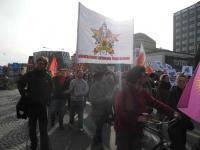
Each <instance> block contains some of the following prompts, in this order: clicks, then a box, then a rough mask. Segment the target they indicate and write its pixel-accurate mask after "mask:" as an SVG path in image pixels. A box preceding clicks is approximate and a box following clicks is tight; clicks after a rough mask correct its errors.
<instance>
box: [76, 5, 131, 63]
mask: <svg viewBox="0 0 200 150" xmlns="http://www.w3.org/2000/svg"><path fill="white" fill-rule="evenodd" d="M77 55H78V63H96V64H133V20H129V21H123V22H116V21H113V20H111V19H110V18H107V17H105V16H103V15H101V14H98V13H96V12H94V11H92V10H90V9H88V8H86V7H85V6H83V5H82V4H80V3H79V18H78V33H77Z"/></svg>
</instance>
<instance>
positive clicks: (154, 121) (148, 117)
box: [141, 113, 177, 125]
mask: <svg viewBox="0 0 200 150" xmlns="http://www.w3.org/2000/svg"><path fill="white" fill-rule="evenodd" d="M141 116H144V117H146V120H145V121H144V123H145V124H154V125H164V124H165V125H169V124H172V123H175V122H176V121H177V119H176V118H173V119H171V120H169V121H160V120H158V119H155V118H154V117H153V116H152V115H150V114H148V113H142V114H141Z"/></svg>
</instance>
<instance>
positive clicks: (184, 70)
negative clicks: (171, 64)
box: [182, 66, 193, 76]
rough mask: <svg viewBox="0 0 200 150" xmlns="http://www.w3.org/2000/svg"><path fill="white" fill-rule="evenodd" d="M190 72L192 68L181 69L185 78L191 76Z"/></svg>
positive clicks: (184, 67)
mask: <svg viewBox="0 0 200 150" xmlns="http://www.w3.org/2000/svg"><path fill="white" fill-rule="evenodd" d="M192 70H193V67H192V66H183V67H182V73H183V74H184V75H186V76H192Z"/></svg>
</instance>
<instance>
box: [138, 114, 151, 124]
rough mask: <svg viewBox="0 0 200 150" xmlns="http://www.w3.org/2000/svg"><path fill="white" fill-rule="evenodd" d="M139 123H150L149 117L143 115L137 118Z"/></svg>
mask: <svg viewBox="0 0 200 150" xmlns="http://www.w3.org/2000/svg"><path fill="white" fill-rule="evenodd" d="M137 121H138V122H142V123H145V122H147V121H148V117H147V116H143V115H141V116H139V117H138V118H137Z"/></svg>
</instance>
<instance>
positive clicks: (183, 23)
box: [173, 2, 200, 54]
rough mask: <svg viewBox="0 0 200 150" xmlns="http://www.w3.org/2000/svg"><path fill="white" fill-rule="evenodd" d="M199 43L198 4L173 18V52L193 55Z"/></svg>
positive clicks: (199, 18)
mask: <svg viewBox="0 0 200 150" xmlns="http://www.w3.org/2000/svg"><path fill="white" fill-rule="evenodd" d="M199 43H200V2H198V3H196V4H194V5H192V6H189V7H187V8H185V9H182V10H180V11H178V12H176V13H174V16H173V51H175V52H179V53H187V54H195V53H196V49H197V45H198V44H199Z"/></svg>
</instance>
